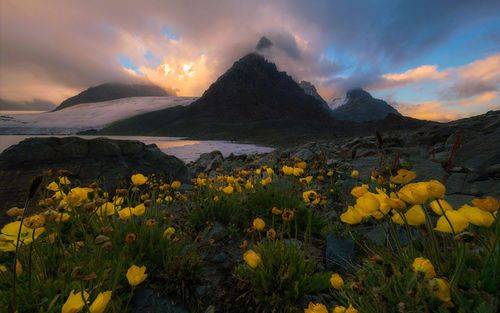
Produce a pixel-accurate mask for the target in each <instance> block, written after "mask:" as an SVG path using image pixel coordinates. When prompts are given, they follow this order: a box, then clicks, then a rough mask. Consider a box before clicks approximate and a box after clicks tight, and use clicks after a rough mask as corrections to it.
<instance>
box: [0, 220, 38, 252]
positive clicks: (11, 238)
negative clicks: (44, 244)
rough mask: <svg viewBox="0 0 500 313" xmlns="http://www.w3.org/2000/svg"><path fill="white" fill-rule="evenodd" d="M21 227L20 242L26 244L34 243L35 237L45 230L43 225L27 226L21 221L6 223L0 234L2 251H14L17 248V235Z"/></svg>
mask: <svg viewBox="0 0 500 313" xmlns="http://www.w3.org/2000/svg"><path fill="white" fill-rule="evenodd" d="M20 227H21V234H20V236H19V242H20V243H21V244H25V245H28V244H30V243H32V242H33V238H34V239H37V238H38V237H39V236H40V235H41V234H42V233H43V232H44V231H45V228H43V227H40V228H36V229H32V228H29V227H26V226H25V225H21V222H20V221H15V222H11V223H8V224H5V225H4V226H3V227H2V230H1V234H0V251H5V252H12V251H15V250H16V244H17V235H18V232H19V228H20Z"/></svg>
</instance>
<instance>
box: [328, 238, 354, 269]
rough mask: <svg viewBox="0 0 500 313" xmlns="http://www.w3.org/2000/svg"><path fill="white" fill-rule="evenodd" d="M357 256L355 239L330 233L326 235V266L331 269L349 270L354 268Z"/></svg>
mask: <svg viewBox="0 0 500 313" xmlns="http://www.w3.org/2000/svg"><path fill="white" fill-rule="evenodd" d="M354 256H355V245H354V241H353V240H352V239H349V238H342V237H339V236H338V235H337V234H334V233H329V234H328V235H327V236H326V252H325V257H326V266H327V268H329V269H334V268H335V269H338V268H339V269H341V270H342V271H347V270H348V269H350V268H352V266H353V262H354Z"/></svg>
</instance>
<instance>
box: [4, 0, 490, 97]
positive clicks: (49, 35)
mask: <svg viewBox="0 0 500 313" xmlns="http://www.w3.org/2000/svg"><path fill="white" fill-rule="evenodd" d="M0 3H1V6H2V7H1V9H0V14H1V16H0V47H1V49H0V77H2V80H1V82H0V95H1V96H3V97H7V96H8V98H9V99H14V98H19V99H20V100H29V99H32V98H34V97H40V96H41V93H42V92H41V89H44V90H46V94H45V95H42V96H43V97H42V98H43V99H48V100H52V101H61V100H62V99H64V97H66V96H68V95H71V94H72V93H73V92H76V91H79V90H82V89H85V88H87V87H88V86H90V85H96V84H99V83H102V82H105V81H124V80H125V81H127V80H135V79H151V80H154V81H155V82H157V83H159V84H161V85H162V86H168V84H169V82H171V83H172V85H171V86H170V87H172V88H176V89H178V90H179V92H180V94H192V93H196V94H198V95H199V94H201V93H202V92H203V91H204V89H205V88H207V87H208V85H209V84H210V82H211V80H212V79H214V78H216V77H218V75H220V74H221V73H222V72H223V71H224V70H225V69H227V68H228V67H229V66H230V65H231V64H232V63H233V62H234V61H235V60H236V59H237V58H238V57H241V56H242V55H244V54H245V53H247V52H249V51H252V50H253V49H254V47H255V44H256V43H257V41H258V39H259V38H260V37H261V36H263V35H266V36H267V35H268V36H270V38H271V40H273V41H274V42H275V45H276V50H277V53H276V54H275V55H273V57H274V60H276V62H277V63H278V66H279V68H280V69H282V70H286V71H289V72H290V73H291V74H292V75H293V76H294V77H295V78H296V79H306V80H309V81H312V82H313V83H316V84H318V85H319V86H320V90H324V91H325V92H326V91H327V90H329V88H333V89H334V88H336V87H332V86H331V85H328V83H335V82H337V81H339V80H344V85H348V84H347V80H348V79H347V78H345V77H344V78H342V79H339V78H338V75H337V74H338V72H339V70H340V69H342V68H343V67H342V65H341V64H339V62H337V61H336V60H332V59H331V58H329V57H328V56H324V55H323V52H324V51H325V49H326V48H327V47H330V46H334V47H336V49H338V50H342V51H344V52H345V53H347V54H349V55H352V56H353V58H355V59H356V60H357V61H358V62H359V64H370V67H371V68H370V69H369V70H365V69H354V72H355V73H360V72H365V73H368V74H370V73H372V72H373V73H378V72H379V65H380V64H381V63H383V62H386V61H387V62H389V63H391V64H392V63H394V64H398V63H402V62H404V61H407V60H410V59H412V58H414V57H415V56H418V55H421V54H422V53H425V52H427V51H429V49H431V48H432V47H434V46H436V45H438V44H439V43H440V42H442V41H443V40H444V39H446V38H447V37H449V36H450V35H451V34H453V33H454V32H456V31H457V30H459V29H462V28H464V27H468V25H471V24H472V23H475V22H478V21H481V20H484V19H487V18H489V17H491V16H494V14H495V12H497V11H498V10H496V9H498V2H497V1H480V2H479V3H478V2H472V1H427V0H426V1H418V2H410V1H408V2H391V1H387V2H384V3H375V2H366V1H345V2H333V1H328V0H321V1H314V2H304V1H299V0H276V1H272V2H271V1H264V0H255V1H237V0H220V1H203V2H199V1H194V0H170V1H156V0H144V1H132V0H109V1H94V0H90V1H77V2H75V1H64V0H48V1H43V2H40V1H35V0H26V1H22V2H21V1H9V0H4V1H1V2H0ZM166 30H168V31H166ZM119 55H125V56H126V57H127V58H130V60H132V61H133V63H134V64H135V65H136V67H137V68H136V69H131V68H125V69H124V67H123V65H122V64H120V62H119V60H118V56H119ZM202 55H203V56H204V60H203V62H201V56H202ZM158 63H166V64H167V65H169V66H173V67H176V66H179V65H180V64H192V65H193V71H195V72H196V73H197V74H195V75H194V76H193V77H192V79H193V80H195V79H196V80H198V81H199V82H198V83H196V82H192V81H189V80H188V79H187V78H185V77H184V78H180V77H179V78H174V77H169V76H168V75H167V76H164V77H162V79H160V78H161V76H160V75H159V74H158V73H160V72H157V70H158V68H160V67H161V64H158ZM354 66H356V65H354ZM137 69H142V70H141V72H140V73H139V72H138V71H137ZM180 74H181V75H183V74H182V73H180ZM353 79H354V80H353V81H354V82H356V81H358V82H362V81H364V80H366V81H373V78H361V75H359V74H357V77H354V78H353ZM37 84H39V87H37V86H38V85H37ZM337 89H338V88H337Z"/></svg>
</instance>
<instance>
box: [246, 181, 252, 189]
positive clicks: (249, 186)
mask: <svg viewBox="0 0 500 313" xmlns="http://www.w3.org/2000/svg"><path fill="white" fill-rule="evenodd" d="M245 189H253V184H252V182H251V181H249V180H247V182H246V183H245Z"/></svg>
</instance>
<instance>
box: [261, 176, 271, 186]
mask: <svg viewBox="0 0 500 313" xmlns="http://www.w3.org/2000/svg"><path fill="white" fill-rule="evenodd" d="M272 182H273V179H272V178H271V177H269V176H268V177H266V178H264V179H262V180H261V181H260V184H261V185H262V186H267V185H269V184H270V183H272Z"/></svg>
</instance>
